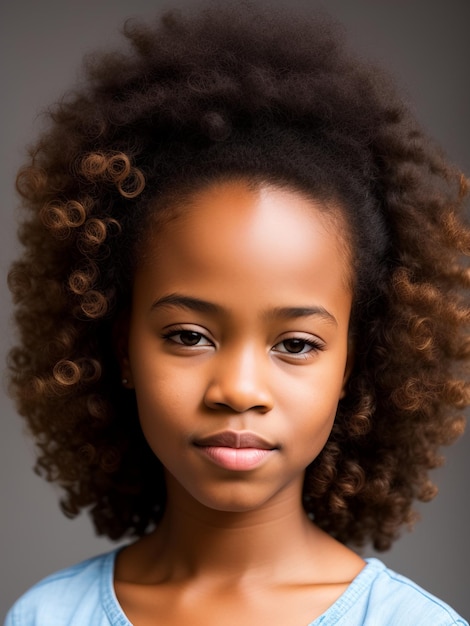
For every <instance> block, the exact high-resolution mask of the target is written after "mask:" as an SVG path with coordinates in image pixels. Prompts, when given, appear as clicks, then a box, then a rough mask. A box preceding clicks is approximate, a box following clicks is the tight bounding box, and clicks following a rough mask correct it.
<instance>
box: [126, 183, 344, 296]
mask: <svg viewBox="0 0 470 626" xmlns="http://www.w3.org/2000/svg"><path fill="white" fill-rule="evenodd" d="M162 209H163V210H162ZM319 231H322V236H323V237H324V238H326V239H327V240H328V243H329V245H330V247H331V246H336V256H337V257H338V260H339V261H340V262H341V264H342V266H343V268H342V272H343V275H344V280H345V285H347V286H349V288H352V285H353V282H354V276H353V261H352V257H353V253H352V246H351V237H350V233H349V228H348V225H347V222H346V219H345V217H344V215H343V211H342V209H341V207H340V204H339V203H338V202H336V201H326V200H320V199H312V198H311V197H309V196H308V195H307V194H306V193H304V192H302V191H299V190H297V189H293V188H289V187H286V186H285V185H275V184H272V183H263V182H252V181H249V180H247V179H241V180H228V181H221V182H216V183H212V184H209V185H206V186H204V187H203V188H200V189H196V190H195V191H192V192H189V193H185V194H184V196H183V197H179V198H178V197H177V196H176V197H173V198H172V199H171V200H170V201H169V202H168V201H164V202H163V203H162V205H161V207H159V208H158V210H157V211H156V212H155V213H154V214H153V218H152V220H151V223H150V224H149V228H148V230H147V236H146V241H145V244H146V245H144V246H143V247H142V248H141V254H140V255H139V256H140V259H138V261H139V260H140V264H141V265H142V264H144V263H146V262H147V261H148V262H150V263H152V262H153V261H154V260H155V257H156V255H158V256H161V255H162V254H163V252H164V250H165V248H166V246H165V241H168V239H169V238H172V239H173V238H177V239H178V240H179V244H180V246H181V247H182V248H183V249H184V250H182V252H184V251H185V250H186V251H189V250H190V249H191V248H192V245H193V244H194V239H195V238H196V239H197V241H199V242H200V243H201V244H202V246H201V247H203V248H205V250H206V252H207V254H208V255H210V254H212V255H213V256H214V257H217V256H218V255H220V256H225V255H226V252H227V248H226V245H225V244H226V243H227V240H229V241H231V242H233V244H234V246H235V248H238V250H239V252H240V253H241V252H242V251H245V252H246V251H247V250H248V248H249V247H250V244H253V247H254V248H255V250H257V251H259V253H260V257H261V254H262V252H263V251H264V252H266V254H267V256H268V257H271V263H272V264H273V266H274V265H276V263H277V262H278V261H279V260H280V259H281V260H282V259H284V260H285V259H290V258H292V259H293V258H296V257H298V256H299V252H301V250H300V249H301V243H303V244H306V247H307V248H310V247H311V245H312V239H311V236H312V234H313V232H316V233H317V234H318V232H319ZM203 242H204V244H206V245H204V244H203ZM281 243H282V245H281ZM214 260H216V258H214ZM242 260H243V258H238V259H237V260H236V263H237V265H238V264H241V263H242Z"/></svg>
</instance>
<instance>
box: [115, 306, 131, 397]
mask: <svg viewBox="0 0 470 626" xmlns="http://www.w3.org/2000/svg"><path fill="white" fill-rule="evenodd" d="M129 318H130V313H129V311H125V312H123V313H121V314H120V315H119V316H118V318H117V319H116V322H115V324H114V327H113V347H114V353H115V355H116V358H117V361H118V363H119V369H120V372H121V384H122V386H123V387H125V388H126V389H133V387H134V383H133V379H132V369H131V364H130V360H129V350H128V345H129V324H130V319H129Z"/></svg>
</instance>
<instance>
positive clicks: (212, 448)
mask: <svg viewBox="0 0 470 626" xmlns="http://www.w3.org/2000/svg"><path fill="white" fill-rule="evenodd" d="M194 445H195V447H196V448H197V449H198V451H199V452H200V453H201V454H202V455H203V456H204V457H205V458H207V459H209V460H210V461H211V462H212V463H214V464H215V465H218V466H219V467H222V468H224V469H226V470H231V471H248V470H252V469H255V468H256V467H258V466H259V465H261V464H262V463H263V462H264V461H265V460H266V459H267V458H268V457H269V456H271V455H272V454H274V453H275V451H276V450H277V449H278V446H276V445H274V444H272V443H271V442H269V441H267V440H266V439H264V438H263V437H260V436H259V435H257V434H255V433H252V432H246V431H242V432H240V431H232V430H227V431H223V432H221V433H215V434H213V435H209V436H207V437H202V438H200V439H196V440H195V441H194Z"/></svg>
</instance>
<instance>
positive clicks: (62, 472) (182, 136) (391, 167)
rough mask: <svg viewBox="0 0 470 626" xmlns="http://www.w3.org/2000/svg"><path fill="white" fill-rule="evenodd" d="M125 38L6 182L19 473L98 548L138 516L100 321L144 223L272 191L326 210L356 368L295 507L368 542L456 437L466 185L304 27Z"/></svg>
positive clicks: (463, 357)
mask: <svg viewBox="0 0 470 626" xmlns="http://www.w3.org/2000/svg"><path fill="white" fill-rule="evenodd" d="M124 33H125V36H126V37H127V38H128V40H129V41H130V44H131V48H130V50H129V51H127V52H126V53H112V54H107V55H99V56H98V55H94V56H91V57H89V58H88V59H87V64H86V77H87V80H86V81H85V82H84V84H83V85H82V86H81V87H80V88H79V89H78V90H77V91H75V92H73V93H72V94H69V95H68V96H67V97H66V98H65V99H64V100H62V101H61V102H60V103H59V104H57V105H56V106H55V107H54V108H52V109H51V110H50V111H49V113H48V115H49V125H48V128H47V129H46V130H45V132H44V133H43V135H42V136H41V138H40V139H39V140H38V141H37V143H36V145H35V146H34V148H33V149H32V150H31V154H30V161H29V163H28V164H27V165H26V166H25V167H24V168H23V169H22V170H21V171H20V173H19V175H18V181H17V187H18V191H19V193H20V195H21V197H22V199H23V205H24V211H25V218H24V220H23V222H22V224H21V227H20V232H19V237H20V240H21V242H22V244H23V246H24V252H23V255H22V257H21V258H20V259H19V260H18V261H16V262H15V263H14V265H13V267H12V269H11V272H10V287H11V289H12V291H13V294H14V298H15V302H16V324H17V327H18V329H19V331H20V338H19V345H18V346H17V347H15V348H14V349H13V350H12V351H11V354H10V364H9V367H10V381H11V389H12V393H13V395H14V396H15V398H16V401H17V405H18V408H19V411H20V413H21V414H22V415H23V416H25V418H26V420H27V423H28V426H29V429H30V431H31V433H32V434H33V436H34V437H35V439H36V442H37V446H38V451H39V455H38V460H37V465H36V470H37V471H38V472H39V473H41V474H42V475H44V476H45V478H46V479H47V480H51V481H56V482H57V483H58V484H59V485H60V486H61V487H62V488H63V490H64V492H65V495H64V497H63V500H62V508H63V511H64V512H65V513H66V514H67V515H69V516H71V517H72V516H75V515H77V514H78V512H79V511H80V510H81V509H83V508H88V509H89V510H90V514H91V517H92V519H93V522H94V525H95V527H96V530H97V531H98V532H99V533H101V534H106V535H108V536H109V537H111V538H113V539H116V538H119V537H122V536H123V535H125V534H127V535H134V536H140V535H142V534H143V533H145V532H146V531H148V529H149V528H150V527H152V526H153V525H154V524H155V523H157V522H158V519H159V518H160V516H161V515H162V512H163V510H164V506H165V485H164V479H163V472H162V468H161V465H160V462H159V460H158V459H157V458H155V456H154V455H153V453H152V452H151V451H150V449H149V447H148V445H147V443H146V441H145V439H144V437H143V434H142V432H141V430H140V426H139V421H138V416H137V410H136V403H135V396H134V394H133V392H132V391H128V390H125V389H123V388H122V386H121V385H120V383H119V379H120V374H119V368H118V364H117V359H116V357H115V354H114V349H113V329H114V328H115V325H116V320H117V319H118V317H119V315H120V314H121V313H122V311H124V310H125V309H126V307H128V306H129V298H130V294H131V290H132V276H133V272H134V268H135V266H136V263H137V262H138V259H139V252H140V251H141V250H142V246H143V244H144V242H145V233H146V231H147V230H148V226H149V223H150V220H155V216H158V215H161V216H162V219H166V217H165V216H167V215H168V210H169V209H171V206H172V202H174V198H176V197H181V195H182V194H183V195H184V194H188V193H191V190H195V189H197V188H200V187H201V186H203V185H207V184H210V183H211V182H214V181H216V180H220V179H230V178H240V177H242V178H246V179H249V180H251V181H258V182H260V183H263V182H271V183H275V184H278V185H284V186H288V187H291V188H293V189H297V190H301V191H303V192H305V193H307V194H310V196H312V197H315V198H327V199H335V200H336V201H337V203H338V205H339V206H340V207H341V210H342V212H343V213H344V217H345V222H346V224H347V226H348V234H347V239H348V242H349V243H350V247H351V250H352V254H353V258H352V264H353V268H352V270H353V274H354V281H353V282H354V285H353V289H354V304H353V313H352V323H351V335H352V340H353V342H354V350H355V362H354V366H353V371H352V373H351V376H350V379H349V383H348V390H347V394H346V396H345V397H344V398H343V399H342V400H341V401H340V404H339V408H338V412H337V416H336V420H335V424H334V427H333V431H332V433H331V436H330V438H329V440H328V442H327V444H326V446H325V448H324V449H323V451H322V452H321V454H320V455H319V456H318V458H317V459H316V460H315V461H314V462H313V463H312V464H311V466H309V467H308V468H307V471H306V477H305V486H304V500H303V502H304V507H305V510H306V511H307V512H308V513H309V514H310V515H311V516H314V518H315V522H316V523H317V524H318V525H319V526H320V527H322V528H323V529H325V530H326V531H327V532H329V533H330V534H331V535H332V536H334V537H336V538H337V539H339V540H340V541H342V542H345V543H350V544H355V545H361V544H363V543H364V542H366V541H371V542H372V543H373V545H374V546H375V547H376V549H379V550H383V549H387V548H388V547H389V546H390V544H391V542H392V541H393V540H394V539H395V538H396V537H397V535H398V533H399V530H400V528H401V527H402V526H403V525H404V524H405V525H409V524H411V523H412V522H413V520H414V514H413V511H412V504H413V502H414V500H416V499H418V500H422V501H426V500H429V499H431V498H432V497H433V496H434V493H435V488H434V487H433V485H432V484H431V483H430V482H429V479H428V471H429V470H430V469H431V468H434V467H436V466H437V465H439V463H440V456H439V447H440V446H441V445H443V444H448V443H450V442H451V441H452V440H454V439H455V438H456V437H457V436H458V435H459V434H460V433H461V432H462V430H463V425H464V420H463V417H462V416H461V412H462V409H463V408H464V407H465V406H466V405H467V404H468V401H469V390H468V387H467V383H466V381H467V379H468V369H467V368H468V361H469V359H468V357H469V355H470V342H469V338H468V321H469V303H468V287H469V285H470V273H469V271H468V265H467V264H466V260H465V256H466V255H468V254H469V252H470V230H469V228H468V226H467V225H466V224H465V219H464V215H463V212H464V203H465V197H466V195H467V191H468V185H467V181H466V180H465V178H464V177H463V176H462V175H461V174H460V173H459V172H458V171H456V170H455V169H454V168H453V167H451V166H449V165H448V164H447V163H446V162H445V160H444V159H443V157H442V155H441V153H440V151H439V150H438V149H437V148H436V147H435V146H434V145H433V144H432V143H431V142H430V141H429V140H428V139H426V137H425V136H424V135H423V133H422V131H421V130H420V127H419V126H418V124H417V123H416V122H415V121H414V119H413V118H412V116H411V115H410V113H409V112H408V111H407V109H406V107H405V106H404V105H403V103H402V101H401V99H400V98H399V97H398V96H397V95H396V93H395V91H394V88H393V86H391V85H390V83H389V81H388V79H387V78H386V77H385V76H384V75H382V73H381V72H380V71H379V70H377V69H376V68H373V67H369V66H368V65H367V64H365V63H364V62H360V61H358V60H357V59H354V58H353V57H352V56H351V54H350V52H349V51H348V50H347V48H346V46H345V45H344V43H343V41H342V37H341V35H340V34H339V33H338V32H337V28H336V27H335V26H332V25H331V24H330V23H329V22H328V20H325V19H324V18H315V19H310V18H309V19H307V18H305V17H302V18H293V17H291V16H287V15H284V14H283V13H282V12H281V13H279V12H278V13H276V12H273V11H270V13H269V15H267V14H263V13H261V14H259V13H258V11H257V10H255V9H246V8H244V9H240V8H238V9H234V8H224V9H222V8H219V9H209V10H202V11H199V12H198V13H197V14H195V15H189V16H181V15H180V14H178V13H173V12H170V13H166V14H165V15H164V16H163V17H161V18H160V19H159V20H158V21H157V22H156V24H155V25H152V26H149V25H142V24H136V23H133V22H132V23H131V22H128V23H126V25H125V28H124ZM170 213H171V211H170ZM156 223H158V220H157V222H156Z"/></svg>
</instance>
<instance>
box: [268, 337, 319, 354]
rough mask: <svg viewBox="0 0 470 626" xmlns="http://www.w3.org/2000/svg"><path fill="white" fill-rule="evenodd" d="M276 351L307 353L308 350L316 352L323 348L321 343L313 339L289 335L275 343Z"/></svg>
mask: <svg viewBox="0 0 470 626" xmlns="http://www.w3.org/2000/svg"><path fill="white" fill-rule="evenodd" d="M273 349H274V350H275V351H276V352H281V353H282V354H292V355H307V354H309V353H310V352H318V351H319V350H323V345H322V344H321V343H320V342H319V341H316V340H315V339H301V338H300V337H291V338H289V339H284V340H283V341H280V342H279V343H277V344H276V345H275V346H274V348H273Z"/></svg>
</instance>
